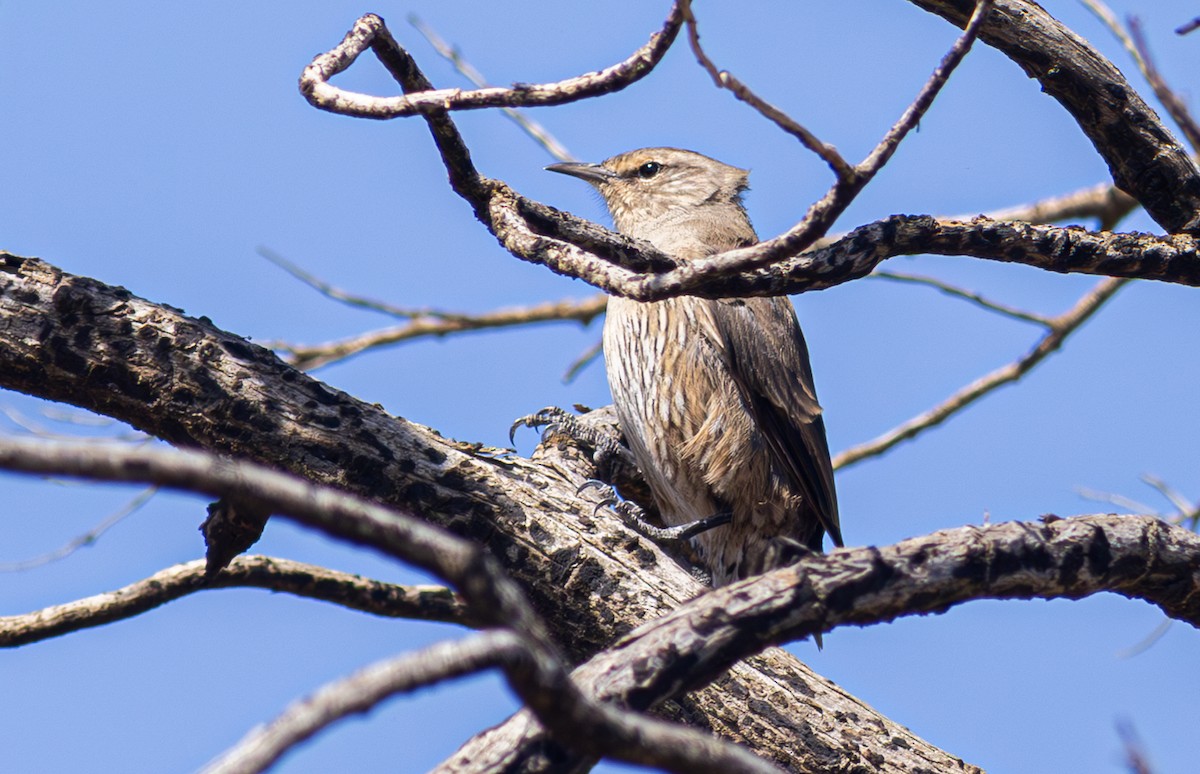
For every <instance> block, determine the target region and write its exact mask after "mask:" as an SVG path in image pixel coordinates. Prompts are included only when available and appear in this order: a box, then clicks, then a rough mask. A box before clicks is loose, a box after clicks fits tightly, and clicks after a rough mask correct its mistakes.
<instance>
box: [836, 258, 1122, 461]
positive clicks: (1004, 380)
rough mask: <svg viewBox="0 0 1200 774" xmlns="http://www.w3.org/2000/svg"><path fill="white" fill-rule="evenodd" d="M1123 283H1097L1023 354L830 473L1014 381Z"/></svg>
mask: <svg viewBox="0 0 1200 774" xmlns="http://www.w3.org/2000/svg"><path fill="white" fill-rule="evenodd" d="M1126 282H1128V280H1124V279H1113V278H1109V279H1105V280H1101V281H1100V282H1099V283H1098V284H1097V285H1096V287H1094V288H1092V290H1091V291H1090V292H1089V293H1087V294H1086V295H1085V296H1083V298H1081V299H1079V301H1077V302H1076V303H1075V306H1073V307H1071V309H1070V310H1068V311H1066V312H1064V313H1063V314H1061V315H1059V316H1058V317H1054V318H1051V319H1049V320H1047V321H1046V324H1047V327H1048V328H1049V330H1048V331H1047V332H1046V334H1045V335H1044V336H1042V338H1041V339H1040V340H1039V341H1038V343H1037V344H1036V345H1035V346H1034V348H1033V349H1032V350H1030V351H1029V352H1028V353H1027V354H1025V355H1024V356H1022V357H1020V358H1017V359H1016V360H1015V361H1013V362H1011V363H1009V364H1007V365H1004V366H1001V367H1000V368H997V369H996V370H995V371H992V372H991V373H989V374H985V375H984V376H981V377H980V378H978V379H976V380H975V381H973V382H971V383H970V384H968V385H967V386H966V387H963V388H962V389H961V390H959V391H958V392H956V393H954V394H953V395H951V396H950V397H949V398H947V399H946V400H944V401H942V402H941V403H939V404H938V405H936V406H934V407H933V408H931V409H929V410H928V411H926V412H924V413H922V414H919V415H917V416H915V417H913V418H912V419H910V420H908V421H907V422H904V423H903V424H901V425H899V426H897V427H895V428H893V429H891V430H889V431H888V432H886V433H884V434H883V435H881V436H879V437H878V438H876V439H874V440H872V441H868V442H866V443H864V444H860V445H858V446H854V447H851V448H849V449H847V450H845V451H843V452H841V453H840V454H838V455H837V456H836V457H834V460H833V466H834V469H835V470H838V469H841V468H847V467H850V466H851V465H854V464H855V463H858V462H862V461H863V460H865V459H868V458H870V457H876V456H878V455H880V454H883V453H884V452H886V451H887V450H888V449H891V448H892V447H894V446H896V445H898V444H900V443H901V442H903V441H909V440H912V439H913V438H916V437H917V436H918V435H920V434H921V433H923V432H925V431H926V430H929V429H930V428H933V427H936V426H937V425H939V424H941V423H942V422H944V421H946V420H947V419H949V418H950V417H951V416H953V415H954V414H957V413H958V412H959V411H962V410H963V409H964V408H966V407H967V406H969V405H971V404H972V403H974V402H975V401H977V400H979V399H980V398H982V397H983V396H984V395H987V394H988V393H989V392H992V391H993V390H995V389H996V388H998V387H1001V386H1003V385H1005V384H1010V383H1012V382H1015V381H1017V380H1018V379H1020V378H1021V377H1022V376H1024V375H1025V374H1027V373H1029V371H1030V370H1031V369H1033V368H1034V366H1036V365H1037V364H1038V363H1040V362H1042V361H1043V360H1045V359H1046V358H1047V357H1049V356H1050V355H1051V354H1052V353H1054V352H1056V351H1057V350H1058V348H1059V347H1061V346H1062V345H1063V342H1064V341H1066V340H1067V337H1069V336H1070V335H1071V334H1072V333H1074V332H1075V331H1077V330H1079V327H1080V326H1082V325H1083V324H1084V323H1085V322H1087V320H1088V319H1089V318H1090V317H1091V316H1092V315H1093V314H1095V313H1096V312H1097V311H1098V310H1099V309H1100V307H1101V306H1103V305H1104V303H1105V302H1106V301H1108V299H1110V298H1112V297H1113V295H1114V294H1115V293H1116V292H1117V291H1118V290H1120V289H1121V287H1122V286H1123V285H1125V283H1126Z"/></svg>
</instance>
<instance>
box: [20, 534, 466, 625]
mask: <svg viewBox="0 0 1200 774" xmlns="http://www.w3.org/2000/svg"><path fill="white" fill-rule="evenodd" d="M204 565H205V563H204V561H203V560H197V561H194V562H187V563H186V564H180V565H176V566H174V567H168V568H167V569H165V570H162V571H161V572H156V573H155V574H154V575H151V576H150V577H149V578H146V579H144V580H140V581H138V582H136V583H132V584H130V585H128V586H125V587H123V588H119V589H116V590H115V591H109V592H105V593H103V594H97V595H96V596H94V597H87V598H85V599H79V600H76V601H74V602H68V603H66V604H63V605H54V606H53V607H47V608H43V609H42V610H37V611H34V612H32V613H26V614H24V615H10V616H4V617H0V647H5V648H13V647H17V646H20V645H27V644H29V643H31V642H38V641H39V640H44V639H48V638H50V637H58V636H61V635H63V634H67V633H69V632H76V631H80V630H82V629H88V628H91V627H94V626H103V625H104V624H108V623H112V622H113V621H120V620H124V619H126V618H132V617H133V616H135V615H140V614H142V613H145V612H147V611H150V610H153V609H154V608H156V607H159V606H160V605H165V604H166V603H168V602H171V601H173V600H176V599H179V598H181V597H185V596H187V595H189V594H194V593H195V592H197V591H207V590H209V589H225V588H259V589H268V590H270V591H276V592H286V593H288V594H295V595H296V596H299V597H309V598H311V599H319V600H321V601H324V602H332V603H333V604H336V605H342V606H343V607H348V608H350V609H352V610H360V611H362V612H364V613H370V614H372V615H379V616H386V617H389V618H411V619H415V620H421V621H442V622H444V623H457V624H462V625H464V626H472V627H476V626H479V625H480V621H479V619H478V618H477V617H476V616H474V615H472V614H471V612H470V611H469V610H467V608H466V607H465V606H464V605H463V603H462V600H461V599H459V598H458V596H457V595H456V594H455V593H454V592H453V591H451V590H450V589H448V588H446V587H445V586H398V585H396V584H394V583H383V582H381V581H376V580H371V579H369V578H363V577H360V576H358V575H350V574H348V573H344V572H337V571H335V570H329V569H326V568H324V567H317V566H315V565H311V564H304V563H303V562H293V561H291V560H289V559H276V558H272V557H268V556H239V557H237V558H236V559H234V560H233V561H232V562H231V563H230V564H229V566H228V567H226V568H225V569H224V570H222V571H221V572H220V573H219V574H217V575H216V576H214V577H212V578H209V577H207V576H206V575H205V572H204Z"/></svg>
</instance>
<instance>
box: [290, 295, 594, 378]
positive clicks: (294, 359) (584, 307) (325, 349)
mask: <svg viewBox="0 0 1200 774" xmlns="http://www.w3.org/2000/svg"><path fill="white" fill-rule="evenodd" d="M607 298H608V297H607V296H605V295H603V294H599V295H595V296H592V297H591V298H585V299H573V298H569V299H564V300H562V301H547V302H545V303H541V304H535V305H533V306H522V307H514V308H511V309H497V310H495V311H492V312H484V313H482V314H477V315H468V314H457V313H454V314H452V313H448V312H437V313H434V314H430V315H429V316H428V319H426V318H424V317H418V318H417V319H413V320H412V321H410V322H408V323H406V324H404V325H398V326H395V327H392V328H384V329H382V330H378V331H371V332H369V333H364V334H361V335H359V336H352V337H350V338H346V339H340V340H338V341H331V342H326V343H324V344H313V345H308V346H306V345H300V344H288V343H286V342H270V346H271V347H272V348H273V349H276V350H279V351H281V352H283V353H285V355H286V359H287V360H288V362H290V363H292V364H293V365H295V366H296V367H297V368H303V369H306V370H311V369H314V368H319V367H321V366H326V365H329V364H330V363H335V362H337V361H339V360H344V359H346V358H348V357H351V356H352V355H357V354H359V353H362V352H365V351H366V350H369V349H376V348H378V347H383V346H387V345H389V344H397V343H399V342H402V341H412V340H413V339H420V338H430V337H440V336H448V335H450V334H454V333H462V332H465V331H482V330H494V329H498V328H512V327H516V326H522V325H530V324H533V323H544V322H579V323H581V324H583V325H588V324H590V323H591V322H592V320H595V319H596V318H597V317H598V316H600V315H601V314H603V313H604V307H605V304H606V302H607Z"/></svg>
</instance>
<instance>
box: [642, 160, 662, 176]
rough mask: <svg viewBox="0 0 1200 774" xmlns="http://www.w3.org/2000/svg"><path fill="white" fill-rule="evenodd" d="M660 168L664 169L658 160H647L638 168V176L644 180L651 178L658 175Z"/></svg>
mask: <svg viewBox="0 0 1200 774" xmlns="http://www.w3.org/2000/svg"><path fill="white" fill-rule="evenodd" d="M660 169H662V164H659V163H658V162H657V161H647V162H646V163H645V164H643V165H641V166H640V167H638V168H637V176H638V177H640V178H641V179H643V180H649V179H650V178H652V177H654V176H655V175H657V174H658V171H659V170H660Z"/></svg>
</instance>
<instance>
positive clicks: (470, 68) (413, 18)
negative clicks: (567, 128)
mask: <svg viewBox="0 0 1200 774" xmlns="http://www.w3.org/2000/svg"><path fill="white" fill-rule="evenodd" d="M408 23H409V24H410V25H412V26H413V28H415V29H416V31H417V32H419V33H421V35H423V36H424V37H425V40H427V41H429V45H431V46H433V50H434V51H436V52H437V53H438V55H439V56H441V57H442V58H443V59H445V60H446V61H448V62H449V63H450V64H451V65H453V66H454V69H455V70H457V71H458V73H459V74H460V75H462V76H463V77H464V78H466V79H467V80H468V81H470V82H471V83H473V84H475V85H476V86H478V87H480V88H486V87H488V86H490V85H491V84H489V83H488V81H487V79H486V78H485V77H484V76H483V73H481V72H479V70H478V69H477V68H476V67H475V66H474V65H473V64H471V63H470V62H468V61H467V60H466V59H465V58H464V57H463V55H462V51H460V50H459V48H458V46H452V45H450V44H449V43H447V42H446V41H445V40H444V39H443V38H442V36H441V35H438V34H437V31H436V30H434V29H433V27H430V26H429V25H428V24H427V23H425V21H424V20H422V19H421V17H419V16H417V15H416V14H415V13H410V14H409V15H408ZM501 110H502V111H503V112H504V115H506V116H508V117H509V118H510V119H512V121H513V122H514V123H515V124H516V125H517V126H519V127H520V128H521V131H523V132H525V134H527V135H529V136H530V137H531V138H532V139H533V141H534V142H536V143H537V144H538V145H540V146H542V147H543V148H545V149H546V152H547V153H549V154H550V155H551V156H553V157H554V158H556V159H558V160H559V161H575V157H574V156H572V155H571V152H570V151H569V150H567V148H566V146H565V145H563V144H562V143H561V142H559V140H558V138H557V137H555V136H554V135H553V134H551V133H550V131H549V130H548V129H546V127H544V126H542V124H541V123H539V122H538V121H535V120H534V119H532V118H530V117H529V116H527V115H525V114H524V113H522V112H521V111H519V110H516V109H514V108H510V107H504V108H501Z"/></svg>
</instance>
